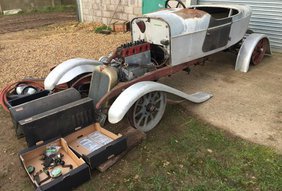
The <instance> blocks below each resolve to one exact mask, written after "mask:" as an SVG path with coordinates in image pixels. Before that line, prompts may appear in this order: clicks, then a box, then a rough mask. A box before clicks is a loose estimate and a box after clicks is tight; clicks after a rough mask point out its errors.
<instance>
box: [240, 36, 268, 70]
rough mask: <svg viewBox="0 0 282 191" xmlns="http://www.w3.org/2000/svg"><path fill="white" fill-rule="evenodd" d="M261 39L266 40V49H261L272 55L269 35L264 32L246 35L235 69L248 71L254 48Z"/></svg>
mask: <svg viewBox="0 0 282 191" xmlns="http://www.w3.org/2000/svg"><path fill="white" fill-rule="evenodd" d="M261 40H265V43H266V44H265V47H264V48H265V49H266V50H263V49H261V50H260V51H265V54H267V55H271V50H270V44H269V39H268V37H267V36H266V35H264V34H257V33H252V34H250V35H248V36H247V37H246V39H245V40H244V41H243V44H242V45H241V47H240V50H239V53H238V55H237V60H236V65H235V70H237V71H241V72H248V70H249V66H250V63H251V58H252V55H253V54H254V50H255V48H256V47H257V45H258V43H259V42H260V41H261Z"/></svg>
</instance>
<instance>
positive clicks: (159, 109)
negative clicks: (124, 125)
mask: <svg viewBox="0 0 282 191" xmlns="http://www.w3.org/2000/svg"><path fill="white" fill-rule="evenodd" d="M165 107H166V94H165V93H164V92H158V91H157V92H150V93H148V94H145V95H144V96H142V97H141V98H140V99H139V100H137V101H136V103H135V104H134V105H133V106H132V107H131V109H130V110H129V112H128V119H129V122H130V124H131V125H132V126H133V127H135V128H136V129H138V130H140V131H143V132H147V131H150V130H151V129H153V128H154V127H155V126H156V125H157V124H158V123H159V122H160V120H161V119H162V116H163V114H164V111H165Z"/></svg>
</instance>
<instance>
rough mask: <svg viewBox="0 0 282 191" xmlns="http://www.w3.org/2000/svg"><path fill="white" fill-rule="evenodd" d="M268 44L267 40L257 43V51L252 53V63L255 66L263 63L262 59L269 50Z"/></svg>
mask: <svg viewBox="0 0 282 191" xmlns="http://www.w3.org/2000/svg"><path fill="white" fill-rule="evenodd" d="M267 43H268V42H267V39H266V38H263V39H261V40H260V41H259V42H258V43H257V45H256V47H255V49H254V51H253V53H252V57H251V63H252V64H253V65H257V64H259V63H260V62H261V61H262V59H263V57H264V55H265V52H266V49H267Z"/></svg>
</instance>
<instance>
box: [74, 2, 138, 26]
mask: <svg viewBox="0 0 282 191" xmlns="http://www.w3.org/2000/svg"><path fill="white" fill-rule="evenodd" d="M79 1H80V6H81V9H80V11H81V16H82V17H81V20H82V22H102V23H104V24H111V23H113V22H115V21H117V20H124V21H130V20H131V19H133V18H134V17H136V16H140V15H142V0H121V1H120V3H119V0H79ZM118 3H119V4H118ZM115 10H116V13H115V14H114V12H115ZM113 14H114V17H113V19H112V21H111V17H112V16H113ZM110 22H111V23H110Z"/></svg>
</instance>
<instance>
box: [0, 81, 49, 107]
mask: <svg viewBox="0 0 282 191" xmlns="http://www.w3.org/2000/svg"><path fill="white" fill-rule="evenodd" d="M43 82H44V80H42V79H30V80H29V79H28V80H22V81H18V82H14V83H11V84H8V85H7V86H6V87H4V88H3V89H2V90H1V91H0V105H1V106H2V107H3V109H4V110H5V111H7V112H9V105H10V104H9V100H8V96H9V94H11V93H12V91H14V90H15V88H16V87H17V85H18V84H26V85H28V86H32V87H35V88H37V89H38V90H43V89H44V85H43Z"/></svg>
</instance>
